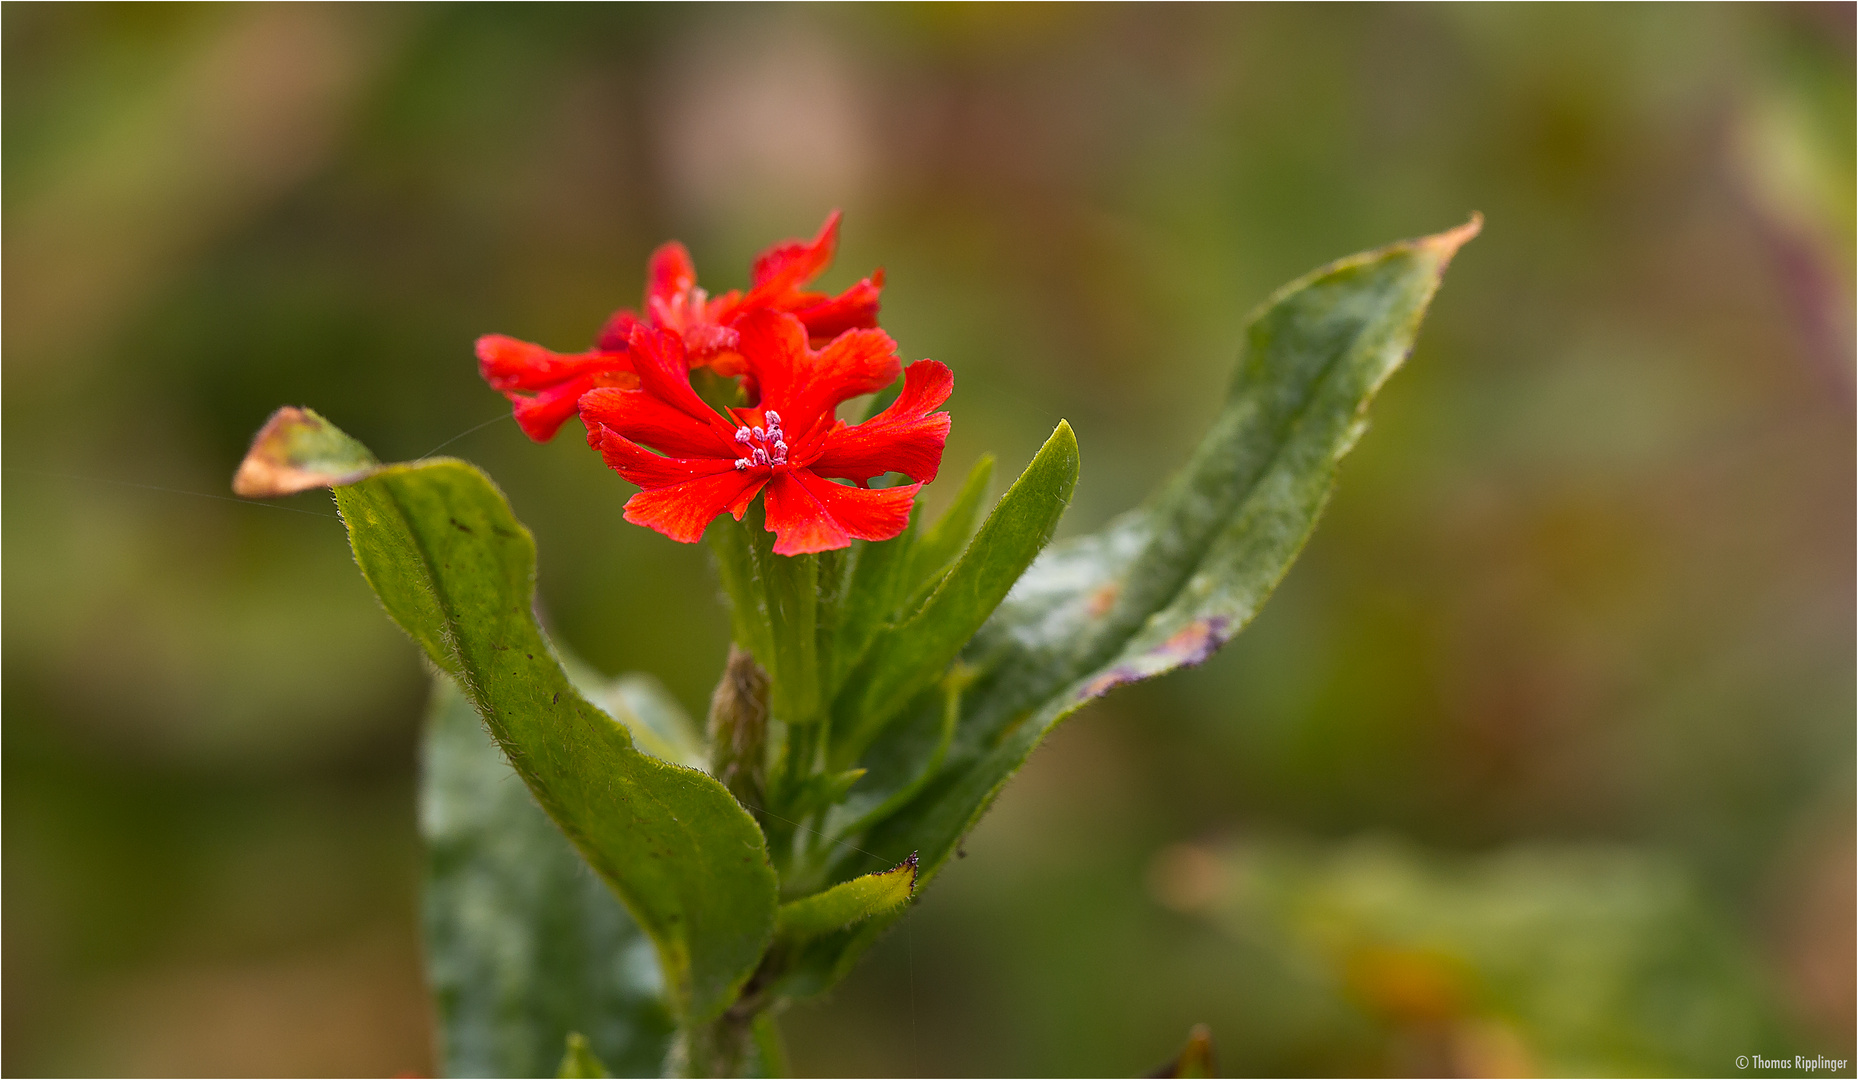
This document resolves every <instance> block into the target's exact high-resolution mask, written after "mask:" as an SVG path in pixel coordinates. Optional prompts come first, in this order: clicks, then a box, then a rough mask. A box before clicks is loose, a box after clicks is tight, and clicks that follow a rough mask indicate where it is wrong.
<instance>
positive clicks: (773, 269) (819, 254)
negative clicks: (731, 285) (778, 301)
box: [747, 210, 840, 306]
mask: <svg viewBox="0 0 1858 1080" xmlns="http://www.w3.org/2000/svg"><path fill="white" fill-rule="evenodd" d="M839 216H840V215H839V212H838V211H837V210H834V211H833V212H832V213H830V214H827V215H826V223H825V224H824V225H821V226H820V227H819V235H818V236H815V237H814V238H813V240H812V242H811V243H808V242H807V241H804V240H783V241H781V242H780V243H778V244H776V245H774V246H773V247H771V248H769V249H768V250H766V251H764V252H762V253H761V254H760V255H759V256H757V257H756V258H755V268H754V271H753V273H752V274H751V275H750V277H749V281H750V282H751V283H752V285H753V288H751V289H750V290H749V293H748V298H747V299H749V300H751V301H754V302H755V305H756V306H759V304H763V303H766V302H767V301H768V299H769V298H770V297H773V296H777V295H779V294H780V293H784V292H787V291H790V290H792V289H797V288H799V287H800V286H802V285H805V284H806V283H807V282H809V281H811V280H813V279H814V278H816V277H818V276H819V275H820V274H821V272H823V271H824V270H825V269H826V267H827V265H828V264H830V263H831V262H832V253H833V251H834V250H835V249H837V248H838V246H839Z"/></svg>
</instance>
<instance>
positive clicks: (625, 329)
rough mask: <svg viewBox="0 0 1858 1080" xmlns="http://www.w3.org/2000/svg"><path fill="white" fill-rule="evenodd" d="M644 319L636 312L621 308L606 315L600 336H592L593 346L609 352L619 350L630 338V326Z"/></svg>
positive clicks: (623, 347) (624, 346)
mask: <svg viewBox="0 0 1858 1080" xmlns="http://www.w3.org/2000/svg"><path fill="white" fill-rule="evenodd" d="M643 321H644V320H642V319H640V318H639V315H638V312H636V311H632V310H630V309H628V308H621V309H619V310H618V311H615V312H614V313H613V314H611V315H609V316H607V320H606V325H605V326H602V327H601V328H600V336H599V337H596V338H594V347H595V348H599V349H605V350H607V351H609V352H621V351H623V350H624V349H625V348H626V345H627V343H628V342H630V341H631V340H632V328H633V327H635V326H637V325H639V323H641V322H643Z"/></svg>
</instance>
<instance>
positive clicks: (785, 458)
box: [581, 310, 955, 555]
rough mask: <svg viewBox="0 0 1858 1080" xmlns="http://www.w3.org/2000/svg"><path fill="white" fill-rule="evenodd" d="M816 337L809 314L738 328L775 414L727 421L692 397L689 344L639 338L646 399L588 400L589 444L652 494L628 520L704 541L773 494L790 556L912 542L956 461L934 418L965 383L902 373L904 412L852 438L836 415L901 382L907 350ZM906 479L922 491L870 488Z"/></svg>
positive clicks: (861, 339) (760, 314)
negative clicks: (818, 345)
mask: <svg viewBox="0 0 1858 1080" xmlns="http://www.w3.org/2000/svg"><path fill="white" fill-rule="evenodd" d="M807 329H808V328H807V327H806V325H805V324H803V323H802V322H801V321H800V319H799V318H797V317H796V316H792V315H784V314H777V313H775V312H772V311H766V310H763V311H755V312H750V313H748V314H747V315H745V316H743V317H742V318H741V319H740V320H738V321H737V322H736V324H735V330H736V331H737V337H738V341H737V349H738V350H739V352H740V354H741V356H742V358H743V361H744V364H745V365H746V368H747V372H748V374H749V375H750V376H751V377H752V378H754V379H755V380H756V383H757V384H758V386H759V387H760V390H761V402H760V404H759V405H757V406H755V407H753V408H746V409H731V410H729V413H730V416H729V417H728V418H727V419H725V418H724V416H723V415H721V414H719V413H718V412H717V411H716V410H715V409H712V408H711V407H710V406H709V405H707V404H705V403H704V402H703V399H701V398H699V397H698V396H697V394H696V392H695V391H693V390H692V389H691V388H690V365H689V361H688V359H687V358H686V356H685V349H684V344H683V341H682V339H680V337H679V336H678V335H676V334H670V333H665V332H663V331H660V330H656V329H654V328H652V327H648V326H644V325H635V326H634V327H633V328H632V332H631V334H632V336H631V338H630V340H629V341H628V343H627V345H628V352H629V354H630V355H631V357H632V362H633V370H634V371H635V372H636V373H637V375H638V378H639V386H638V388H637V389H613V388H606V389H596V390H593V391H590V392H589V393H588V394H587V396H586V397H585V398H583V399H582V401H581V420H582V422H584V423H585V424H586V425H587V442H588V445H590V446H592V447H594V448H595V449H597V450H599V451H600V454H601V456H602V457H604V458H605V459H606V463H607V464H608V465H610V466H612V467H613V468H614V469H615V470H616V471H617V472H618V473H619V474H620V475H621V476H623V477H625V478H626V479H627V480H630V481H632V482H633V483H635V484H637V485H639V486H640V487H642V488H644V489H645V490H643V491H641V492H639V493H638V494H637V495H634V496H633V497H632V498H631V500H629V501H628V502H627V503H626V520H627V521H630V522H632V523H633V524H635V525H644V526H646V527H647V528H651V529H656V530H657V531H659V532H661V533H663V534H665V535H666V536H669V537H670V538H671V539H673V540H679V541H682V542H684V543H687V544H689V543H695V542H696V541H697V540H698V539H699V538H700V537H701V536H702V535H703V530H704V527H705V526H707V525H708V524H709V523H710V522H711V521H712V520H714V519H715V517H716V516H717V515H718V514H721V513H725V512H727V513H729V514H731V515H733V516H734V517H735V519H736V520H738V521H740V520H741V519H742V515H743V514H744V513H745V512H747V510H748V505H749V503H751V502H753V501H754V498H755V496H756V495H757V494H759V493H760V492H761V491H762V490H763V489H764V488H765V489H766V490H767V493H768V498H767V527H768V531H769V532H772V533H774V534H775V541H774V550H775V552H776V553H777V554H781V555H800V554H805V553H807V552H812V551H830V550H832V549H833V548H842V547H845V546H847V545H848V544H850V543H851V542H852V539H853V538H854V537H856V538H858V539H861V540H888V539H890V538H891V537H893V536H896V535H897V534H898V533H901V532H902V531H903V528H904V526H905V525H907V524H908V523H909V519H910V504H911V502H912V500H914V499H915V497H916V492H917V489H919V488H921V487H922V486H923V485H924V484H926V483H928V482H929V481H931V480H934V479H935V474H936V470H937V468H938V467H939V466H940V465H941V462H942V445H943V443H944V441H946V440H947V438H948V423H949V419H948V414H947V413H945V412H934V411H933V410H934V409H935V408H936V407H937V406H939V405H941V404H942V403H943V402H944V401H946V400H948V395H949V391H950V390H952V389H953V388H954V385H955V380H954V376H953V375H951V374H950V373H949V370H948V368H946V367H944V366H942V365H941V364H939V363H937V362H936V361H934V360H919V361H917V362H916V363H914V364H911V365H910V366H909V367H908V368H907V369H904V370H903V371H902V374H903V392H902V393H901V394H900V395H898V397H897V400H896V402H895V403H894V404H892V405H891V406H890V407H889V408H888V409H885V410H884V411H883V412H881V413H879V414H878V415H876V416H874V417H872V418H871V419H869V420H867V421H865V422H864V423H862V424H858V425H856V426H850V425H847V424H846V423H845V422H844V421H843V420H839V419H837V418H836V417H835V416H834V415H833V411H834V410H835V409H836V408H837V407H838V405H839V403H840V402H842V401H845V400H847V399H849V398H853V397H856V396H857V395H859V394H868V393H871V392H873V391H876V390H881V389H883V388H884V387H886V386H888V385H890V384H891V383H892V382H894V381H895V380H896V378H897V374H898V371H899V369H902V364H901V363H900V362H899V361H898V360H897V345H896V342H894V341H892V340H891V339H890V336H889V335H888V334H885V333H884V332H883V331H881V330H868V329H859V330H851V331H848V332H846V333H844V334H841V335H839V336H838V337H836V338H834V339H833V340H832V341H831V342H830V343H829V344H827V345H826V347H825V348H823V349H820V350H818V351H814V350H813V349H812V348H810V347H808V344H807ZM647 446H650V447H652V448H653V449H655V450H657V451H659V453H653V452H652V450H648V449H646V447H647ZM893 471H894V472H900V473H903V474H904V475H906V476H908V477H909V478H910V479H911V480H914V481H916V482H915V483H913V484H905V485H903V486H900V487H893V488H882V489H876V490H873V489H870V488H866V487H864V486H863V485H864V484H865V483H866V482H867V481H869V480H870V479H871V477H873V476H878V475H881V474H883V473H886V472H893ZM833 478H838V479H846V480H852V481H855V482H856V483H857V484H858V485H859V486H858V487H848V486H845V485H843V484H835V483H833V482H832V480H833Z"/></svg>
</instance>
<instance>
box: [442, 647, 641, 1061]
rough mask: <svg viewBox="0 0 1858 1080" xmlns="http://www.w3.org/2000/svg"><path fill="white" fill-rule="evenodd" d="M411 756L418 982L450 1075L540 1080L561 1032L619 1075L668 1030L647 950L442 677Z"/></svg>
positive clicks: (635, 927)
mask: <svg viewBox="0 0 1858 1080" xmlns="http://www.w3.org/2000/svg"><path fill="white" fill-rule="evenodd" d="M432 690H433V692H432V706H431V709H430V712H429V714H428V718H427V721H426V734H425V739H424V743H423V748H422V752H421V769H420V774H421V775H420V796H419V799H420V831H421V833H422V834H423V835H424V837H425V841H426V886H425V897H424V906H425V918H424V919H423V920H422V921H423V930H424V933H425V945H426V948H425V956H426V977H427V982H428V984H429V985H430V986H431V988H432V996H433V1001H434V1004H435V1005H436V1006H437V1009H438V1014H439V1047H440V1056H441V1061H442V1063H443V1066H444V1069H445V1073H446V1075H448V1076H540V1075H543V1074H545V1073H547V1072H548V1070H549V1069H550V1068H552V1067H553V1066H554V1063H555V1061H556V1059H557V1057H558V1055H559V1051H560V1048H561V1046H562V1040H563V1039H564V1038H565V1037H567V1034H568V1033H569V1032H582V1031H584V1032H588V1033H589V1034H590V1036H591V1045H592V1047H596V1048H597V1049H598V1053H599V1055H600V1057H602V1058H603V1059H604V1060H606V1061H610V1062H612V1063H613V1064H614V1066H615V1067H617V1068H619V1069H620V1071H621V1072H623V1073H625V1074H626V1075H642V1074H645V1073H648V1072H652V1071H655V1070H657V1068H658V1067H659V1063H660V1062H662V1061H663V1060H664V1055H665V1052H666V1050H667V1049H668V1048H669V1046H670V1040H671V1033H672V1030H673V1023H672V1019H671V1010H670V1007H669V1006H668V1005H667V1004H666V1003H665V1000H664V983H663V979H662V978H661V977H660V976H659V973H658V961H657V958H656V957H655V956H654V955H653V953H652V945H651V940H650V939H649V938H647V937H646V936H645V934H644V933H643V932H641V931H640V930H639V928H638V924H636V923H635V922H633V921H632V917H631V916H630V915H628V914H626V909H625V908H624V907H622V906H621V905H620V903H619V901H618V899H616V898H615V897H614V896H613V893H612V890H610V889H608V888H607V887H606V884H605V883H604V882H602V881H601V880H600V879H599V877H597V876H596V875H595V874H594V872H593V871H592V870H591V869H589V868H588V866H587V863H586V861H585V860H583V859H582V858H581V857H580V855H579V854H578V853H576V852H575V850H574V846H573V845H572V844H570V843H568V838H567V837H565V836H563V835H562V833H561V830H560V829H558V828H556V827H555V824H554V822H552V821H550V820H549V819H548V815H547V814H545V813H543V812H542V808H541V807H539V806H537V805H536V804H535V800H534V799H531V798H530V797H529V790H528V789H527V788H525V787H524V786H523V785H522V783H521V782H520V781H519V780H518V779H517V777H516V774H515V772H514V771H512V770H511V769H510V765H509V762H507V761H505V760H504V757H503V751H501V750H499V749H497V744H496V743H495V742H493V741H491V738H490V735H489V733H487V732H486V731H485V730H484V724H483V721H481V720H479V719H478V716H477V710H475V709H473V708H472V707H471V703H470V701H469V700H467V699H466V698H465V696H464V694H462V693H460V692H459V690H458V688H457V687H456V686H455V685H454V684H453V683H452V680H451V678H450V677H448V676H445V675H436V676H435V677H434V678H433V688H432Z"/></svg>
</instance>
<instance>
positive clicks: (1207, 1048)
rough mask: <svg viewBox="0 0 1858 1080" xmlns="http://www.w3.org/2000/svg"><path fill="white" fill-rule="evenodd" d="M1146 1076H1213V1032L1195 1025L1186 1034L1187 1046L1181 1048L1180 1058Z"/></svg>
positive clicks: (1200, 1025)
mask: <svg viewBox="0 0 1858 1080" xmlns="http://www.w3.org/2000/svg"><path fill="white" fill-rule="evenodd" d="M1148 1075H1150V1076H1154V1077H1163V1076H1213V1075H1215V1074H1214V1072H1213V1032H1212V1029H1210V1028H1208V1027H1207V1026H1206V1025H1205V1024H1195V1025H1194V1029H1193V1030H1192V1031H1190V1032H1188V1033H1187V1045H1186V1046H1185V1047H1182V1048H1181V1053H1180V1056H1179V1057H1177V1058H1175V1059H1174V1060H1173V1061H1170V1062H1168V1063H1167V1064H1166V1065H1163V1066H1162V1067H1161V1068H1159V1069H1156V1070H1155V1071H1154V1072H1152V1073H1149V1074H1148Z"/></svg>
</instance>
